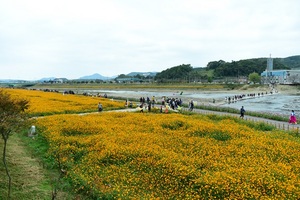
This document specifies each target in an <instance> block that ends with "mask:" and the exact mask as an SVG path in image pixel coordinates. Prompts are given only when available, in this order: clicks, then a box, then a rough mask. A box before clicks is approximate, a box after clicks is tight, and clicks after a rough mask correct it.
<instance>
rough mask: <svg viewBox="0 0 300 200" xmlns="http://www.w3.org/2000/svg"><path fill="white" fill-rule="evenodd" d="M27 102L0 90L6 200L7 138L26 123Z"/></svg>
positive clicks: (8, 174) (9, 182)
mask: <svg viewBox="0 0 300 200" xmlns="http://www.w3.org/2000/svg"><path fill="white" fill-rule="evenodd" d="M28 106H29V105H28V101H27V100H24V99H14V98H12V97H11V95H9V94H8V93H6V92H4V91H3V90H0V132H1V135H2V139H3V141H4V145H3V154H2V155H3V157H2V160H3V164H4V167H5V171H6V174H7V177H8V199H10V191H11V177H10V173H9V170H8V166H7V164H6V147H7V141H8V138H9V136H10V135H11V134H12V133H15V132H17V131H18V130H20V128H22V127H23V126H24V125H25V124H26V123H27V115H26V113H25V110H26V109H27V108H28Z"/></svg>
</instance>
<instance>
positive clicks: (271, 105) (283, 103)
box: [85, 90, 300, 116]
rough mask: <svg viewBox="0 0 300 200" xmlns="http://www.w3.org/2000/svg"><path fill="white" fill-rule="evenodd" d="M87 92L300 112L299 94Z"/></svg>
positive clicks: (278, 112) (284, 113)
mask: <svg viewBox="0 0 300 200" xmlns="http://www.w3.org/2000/svg"><path fill="white" fill-rule="evenodd" d="M85 92H90V93H93V94H97V93H99V94H101V95H104V94H105V93H106V94H107V95H108V96H111V97H128V98H129V97H132V98H140V97H145V98H146V97H149V98H151V97H152V96H155V98H156V99H157V100H158V101H160V100H161V98H162V97H163V96H164V97H170V98H180V99H182V100H183V102H184V103H187V102H188V101H189V100H191V99H193V100H194V101H195V102H198V103H201V100H204V99H205V101H206V102H207V100H208V101H209V102H211V103H212V100H213V99H215V100H216V101H219V102H220V101H221V102H222V101H224V104H223V105H221V106H222V107H229V108H236V109H240V108H241V106H244V108H245V110H246V111H247V110H249V111H256V112H270V113H275V114H280V115H287V116H288V115H289V114H290V112H291V110H294V111H295V112H296V114H297V113H300V96H297V95H287V94H281V93H275V94H272V95H271V94H268V95H263V96H260V97H255V98H244V99H243V100H240V101H237V102H235V103H230V104H228V103H225V97H228V96H230V97H232V96H234V95H239V94H236V93H233V92H230V91H229V92H224V91H222V92H219V91H216V92H211V91H210V92H202V91H201V92H194V91H184V92H183V93H182V94H180V93H181V91H175V92H171V91H139V90H136V91H133V90H85Z"/></svg>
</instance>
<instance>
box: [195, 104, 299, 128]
mask: <svg viewBox="0 0 300 200" xmlns="http://www.w3.org/2000/svg"><path fill="white" fill-rule="evenodd" d="M193 112H196V113H201V114H216V115H230V116H233V117H237V118H239V117H240V114H235V113H226V112H218V111H211V110H202V109H194V110H193ZM244 120H248V121H253V122H264V123H266V124H271V125H273V126H275V127H276V128H279V129H282V130H297V131H298V133H299V132H300V125H299V124H289V123H288V122H283V121H276V120H271V119H266V118H262V117H253V116H247V115H245V117H244Z"/></svg>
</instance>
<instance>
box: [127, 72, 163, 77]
mask: <svg viewBox="0 0 300 200" xmlns="http://www.w3.org/2000/svg"><path fill="white" fill-rule="evenodd" d="M138 74H139V75H141V76H145V77H146V76H153V77H154V76H155V75H156V74H157V72H130V73H129V74H127V75H126V76H136V75H138Z"/></svg>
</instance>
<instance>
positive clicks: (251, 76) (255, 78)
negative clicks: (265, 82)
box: [249, 72, 260, 83]
mask: <svg viewBox="0 0 300 200" xmlns="http://www.w3.org/2000/svg"><path fill="white" fill-rule="evenodd" d="M249 81H251V82H253V83H259V82H260V75H259V74H258V73H256V72H253V73H251V74H249Z"/></svg>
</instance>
